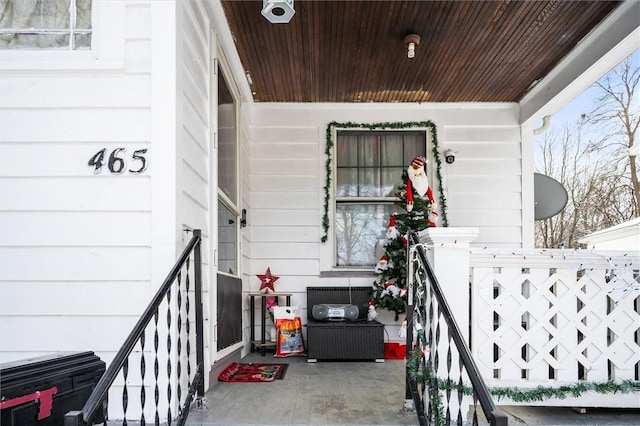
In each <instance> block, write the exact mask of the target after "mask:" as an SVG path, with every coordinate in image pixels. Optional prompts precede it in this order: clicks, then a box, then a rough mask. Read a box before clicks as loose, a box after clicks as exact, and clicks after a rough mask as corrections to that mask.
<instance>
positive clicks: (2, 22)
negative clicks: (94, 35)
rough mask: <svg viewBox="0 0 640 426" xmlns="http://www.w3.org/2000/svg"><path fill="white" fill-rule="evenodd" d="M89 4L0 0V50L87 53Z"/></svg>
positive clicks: (84, 0)
mask: <svg viewBox="0 0 640 426" xmlns="http://www.w3.org/2000/svg"><path fill="white" fill-rule="evenodd" d="M91 1H92V0H0V49H57V48H60V49H88V48H90V47H91Z"/></svg>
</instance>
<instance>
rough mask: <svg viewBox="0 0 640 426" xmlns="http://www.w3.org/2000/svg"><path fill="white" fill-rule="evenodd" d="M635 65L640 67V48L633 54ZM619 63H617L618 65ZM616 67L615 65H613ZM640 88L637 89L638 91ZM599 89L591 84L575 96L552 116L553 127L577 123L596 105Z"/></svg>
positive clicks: (637, 102) (639, 100) (639, 101)
mask: <svg viewBox="0 0 640 426" xmlns="http://www.w3.org/2000/svg"><path fill="white" fill-rule="evenodd" d="M631 56H632V61H633V64H634V66H635V67H636V68H637V67H640V50H636V51H635V52H634V53H633V54H632V55H631ZM617 65H618V64H616V66H617ZM613 68H615V67H613ZM639 91H640V88H638V90H637V91H636V93H638V92H639ZM599 93H600V92H599V90H598V89H596V88H594V87H593V85H591V86H590V87H589V88H588V89H586V90H585V91H584V92H582V93H581V94H580V95H579V96H577V97H576V98H574V99H573V100H572V101H571V102H570V103H568V104H567V105H565V106H564V107H563V108H562V109H560V110H559V111H557V112H556V113H555V114H553V115H552V116H551V129H554V128H557V129H561V128H562V127H564V125H565V124H569V125H571V124H575V123H576V122H577V121H578V119H579V118H580V115H581V114H583V113H587V112H589V111H591V110H592V109H593V108H594V106H595V103H596V102H595V101H596V99H597V97H598V94H599ZM636 106H637V107H638V108H640V96H636Z"/></svg>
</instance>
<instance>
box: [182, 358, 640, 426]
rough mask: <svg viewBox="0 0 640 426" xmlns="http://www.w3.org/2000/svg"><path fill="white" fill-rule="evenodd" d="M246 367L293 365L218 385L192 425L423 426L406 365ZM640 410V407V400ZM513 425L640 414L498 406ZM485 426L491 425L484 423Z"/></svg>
mask: <svg viewBox="0 0 640 426" xmlns="http://www.w3.org/2000/svg"><path fill="white" fill-rule="evenodd" d="M242 362H247V363H248V362H253V363H271V362H274V363H288V364H289V367H288V369H287V372H286V375H285V377H284V379H283V380H276V381H274V382H270V383H223V382H217V383H216V384H215V385H213V386H212V388H211V389H210V390H209V391H208V392H207V394H206V399H205V403H204V406H203V407H202V408H195V407H194V408H192V410H191V412H190V414H189V418H188V420H187V423H186V424H187V425H189V426H213V425H417V424H419V423H418V420H417V417H416V415H415V413H407V412H404V411H403V410H402V408H403V405H404V394H405V382H404V371H405V363H404V360H402V361H398V360H386V361H385V362H383V363H376V362H355V361H352V362H327V361H324V362H317V363H307V358H306V357H289V358H274V357H273V352H271V353H269V352H267V354H266V355H265V356H264V357H262V356H261V355H260V354H259V353H251V354H249V355H248V356H247V357H245V358H243V359H242ZM639 407H640V401H639ZM499 408H500V409H501V410H502V411H504V412H505V413H506V414H507V415H508V416H509V425H518V426H521V425H545V426H567V425H590V426H595V425H602V426H604V425H610V426H614V425H615V426H624V425H640V409H638V410H587V412H586V413H585V414H579V413H577V412H575V411H574V410H572V409H571V408H556V407H551V408H549V407H522V406H510V407H499ZM485 424H486V423H485Z"/></svg>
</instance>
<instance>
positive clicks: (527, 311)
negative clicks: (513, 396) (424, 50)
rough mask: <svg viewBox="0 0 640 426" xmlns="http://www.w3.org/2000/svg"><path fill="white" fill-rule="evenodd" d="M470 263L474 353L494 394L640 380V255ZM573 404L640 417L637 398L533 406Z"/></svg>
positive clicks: (501, 257)
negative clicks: (632, 411)
mask: <svg viewBox="0 0 640 426" xmlns="http://www.w3.org/2000/svg"><path fill="white" fill-rule="evenodd" d="M468 253H469V266H470V271H471V289H472V290H471V302H470V305H469V307H470V309H471V313H472V314H471V315H470V318H471V324H470V325H471V349H472V353H473V357H474V359H475V362H476V364H477V366H478V369H479V370H480V373H481V375H482V376H483V377H484V379H485V380H486V382H487V384H488V386H489V387H518V388H520V389H532V388H536V387H538V386H545V387H547V386H561V385H570V384H575V383H594V382H610V381H611V382H622V381H628V380H631V381H638V380H639V374H640V256H639V254H638V252H634V253H626V252H618V253H611V252H608V253H598V252H595V251H587V250H537V251H534V250H528V251H523V250H521V251H504V250H491V249H482V250H480V249H478V250H469V251H468ZM437 273H438V271H437V268H436V274H437ZM569 399H571V398H569ZM572 404H578V405H580V406H600V407H627V406H628V407H639V406H640V396H639V395H638V393H637V392H633V393H631V394H626V395H621V394H615V395H601V394H594V395H592V396H591V397H586V398H585V397H584V396H582V397H581V398H579V399H576V398H573V400H558V401H555V402H554V401H548V400H547V401H544V402H542V403H539V404H537V405H572Z"/></svg>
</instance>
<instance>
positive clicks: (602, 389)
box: [407, 351, 640, 407]
mask: <svg viewBox="0 0 640 426" xmlns="http://www.w3.org/2000/svg"><path fill="white" fill-rule="evenodd" d="M407 369H408V374H409V378H410V379H411V380H413V381H415V382H416V383H424V384H426V385H428V386H429V390H430V392H429V394H435V393H438V392H435V390H436V388H437V389H440V390H442V389H445V388H447V387H449V388H450V389H454V390H457V389H458V387H459V386H458V384H456V383H453V382H451V380H444V379H441V378H437V379H436V378H435V376H434V374H433V371H432V369H431V368H430V367H428V366H425V368H424V372H420V352H419V351H411V352H410V354H409V357H408V359H407ZM436 385H437V386H436ZM588 391H594V392H596V393H599V394H603V395H604V394H616V393H624V394H626V393H631V392H640V382H637V381H633V380H624V381H622V382H611V381H609V382H583V383H576V384H573V385H563V386H558V387H552V386H538V387H535V388H532V389H519V388H517V387H514V388H491V389H489V393H490V394H491V395H493V396H495V397H496V399H497V400H498V401H499V400H501V399H503V398H510V399H511V400H512V401H514V402H542V401H546V400H548V399H549V398H557V399H565V398H567V397H576V398H577V397H579V396H581V395H582V394H584V393H585V392H588ZM462 392H463V393H464V394H465V395H471V394H472V392H473V390H472V388H471V387H470V386H467V385H465V386H463V387H462ZM438 402H440V399H439V398H437V397H434V399H433V400H432V404H433V406H435V407H439V405H438Z"/></svg>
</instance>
